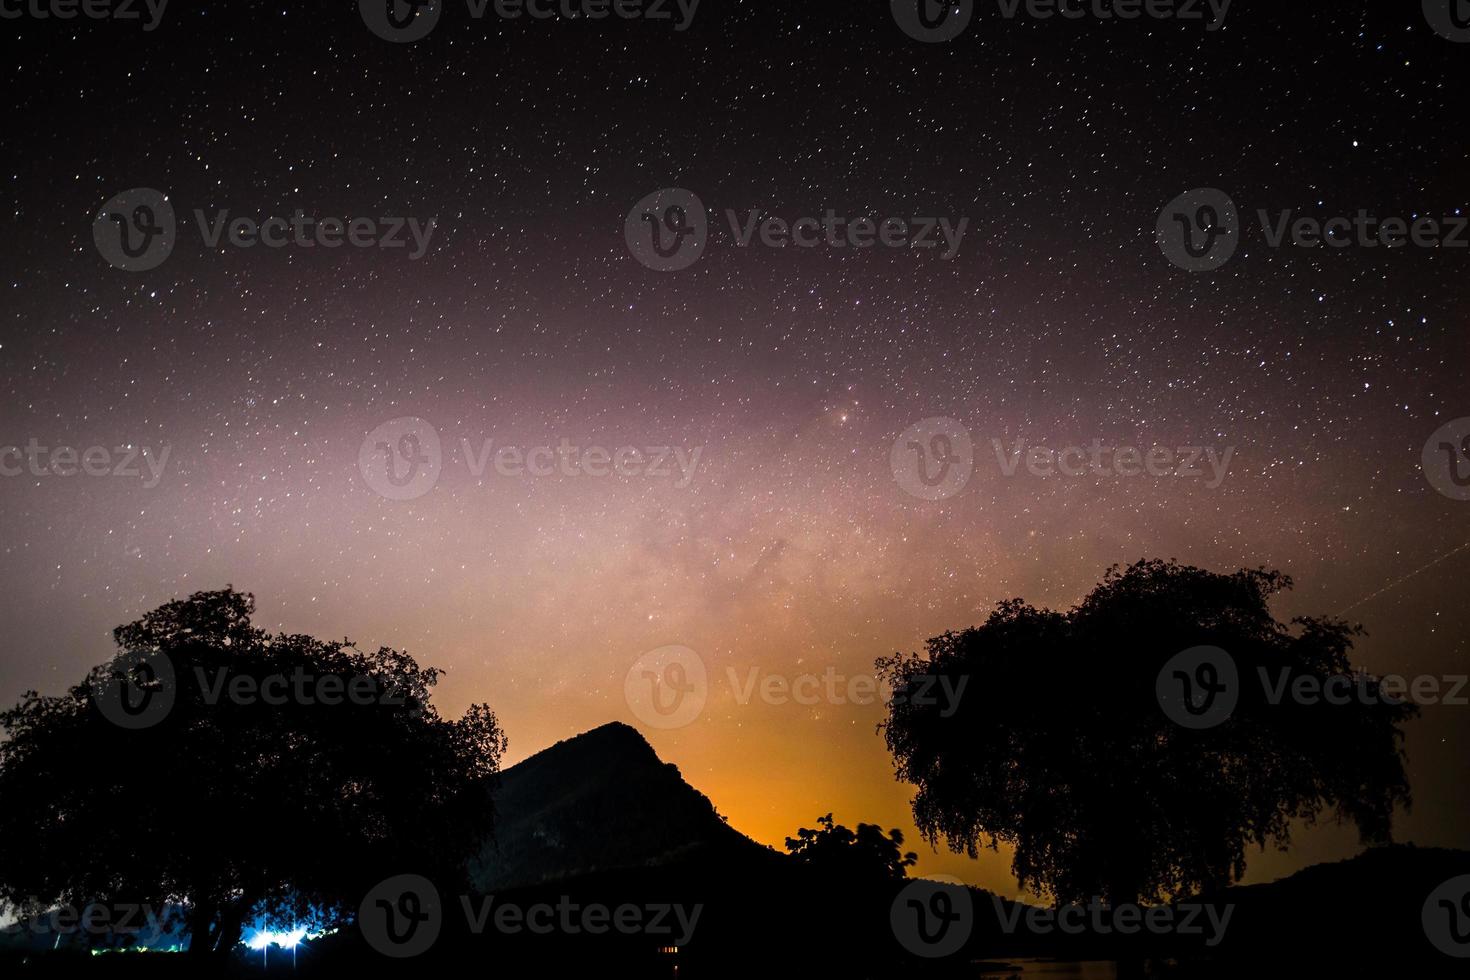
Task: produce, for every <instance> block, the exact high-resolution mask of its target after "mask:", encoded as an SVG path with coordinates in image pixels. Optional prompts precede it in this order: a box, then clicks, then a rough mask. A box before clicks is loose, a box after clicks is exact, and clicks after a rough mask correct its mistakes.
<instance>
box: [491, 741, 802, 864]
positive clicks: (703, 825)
mask: <svg viewBox="0 0 1470 980" xmlns="http://www.w3.org/2000/svg"><path fill="white" fill-rule="evenodd" d="M495 811H496V830H495V836H494V838H493V839H491V840H487V841H486V842H485V845H484V847H483V848H482V849H481V851H480V854H479V855H478V858H477V859H476V860H475V861H474V862H473V864H472V867H471V875H472V880H473V882H474V884H475V887H476V888H478V889H481V890H483V891H487V892H488V891H494V890H497V889H506V888H515V887H521V886H528V885H537V884H541V883H544V882H552V881H561V880H566V879H569V878H577V877H581V876H584V875H589V874H598V873H605V872H612V871H630V870H637V869H648V868H657V867H663V866H668V865H672V864H676V863H677V864H679V865H681V866H684V865H705V864H720V865H725V864H730V863H734V862H740V861H750V860H755V861H771V860H773V859H777V858H778V855H776V853H775V852H774V851H772V850H771V849H770V848H768V847H765V846H763V845H761V844H758V843H756V842H755V841H753V840H751V839H750V838H748V837H746V836H745V835H744V834H741V833H740V832H738V831H736V830H735V829H734V828H732V827H730V826H729V825H728V824H727V823H725V821H724V818H722V817H721V816H720V815H719V813H718V812H717V811H716V810H715V807H714V804H713V803H711V802H710V800H709V798H708V797H706V796H705V795H704V794H703V793H701V792H699V791H698V790H696V789H695V788H694V787H692V786H690V785H689V784H688V783H686V782H685V781H684V779H683V777H682V776H681V775H680V773H679V768H678V766H675V765H673V764H671V763H667V762H664V761H662V760H660V759H659V757H658V755H657V753H655V752H654V750H653V747H652V746H651V745H649V744H648V742H647V740H646V739H644V737H643V736H642V735H641V734H639V732H638V731H637V730H636V729H634V728H631V727H629V726H628V725H624V724H622V723H621V722H613V723H611V724H607V725H603V726H602V727H600V728H595V729H593V730H592V731H589V732H585V733H583V734H581V735H578V736H576V737H574V738H569V739H566V740H565V741H561V742H558V743H556V744H555V745H553V746H551V747H550V748H548V749H545V750H544V751H542V752H538V753H536V754H535V755H533V756H531V757H530V758H528V759H526V760H525V761H523V762H521V763H519V764H517V765H515V766H512V767H510V768H509V769H507V770H505V772H504V773H503V774H502V775H501V780H500V786H499V788H498V790H497V791H496V794H495Z"/></svg>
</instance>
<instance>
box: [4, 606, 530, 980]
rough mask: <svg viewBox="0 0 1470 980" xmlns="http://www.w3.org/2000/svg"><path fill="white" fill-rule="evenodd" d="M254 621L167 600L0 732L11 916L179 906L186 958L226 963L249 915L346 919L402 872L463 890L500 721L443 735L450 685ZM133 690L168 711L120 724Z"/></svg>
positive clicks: (470, 719) (11, 717) (473, 720)
mask: <svg viewBox="0 0 1470 980" xmlns="http://www.w3.org/2000/svg"><path fill="white" fill-rule="evenodd" d="M253 612H254V600H253V598H252V597H251V596H249V595H244V594H241V593H238V592H235V591H233V590H232V589H228V588H227V589H225V590H224V591H219V592H201V593H197V594H195V595H192V596H190V597H189V598H188V599H184V600H179V601H174V602H170V603H168V604H166V605H164V606H162V607H160V608H158V609H156V610H154V611H152V612H150V613H148V614H147V615H145V616H143V618H141V619H139V620H138V621H136V622H133V623H129V624H128V625H126V626H120V627H118V628H117V629H116V630H115V631H114V637H115V639H116V642H117V644H118V646H119V647H120V648H121V649H122V651H123V652H122V653H120V654H119V655H118V656H117V657H116V658H114V660H112V661H111V662H110V663H108V664H104V665H102V666H100V667H97V668H95V669H94V670H93V671H92V672H91V674H90V675H89V677H88V678H87V679H86V680H85V681H84V682H83V683H81V684H79V685H77V686H76V687H74V688H72V689H71V690H70V691H69V692H67V693H66V694H65V695H62V696H60V697H49V696H42V695H39V694H37V693H35V692H29V693H27V694H26V695H25V697H24V699H23V700H22V702H21V703H20V704H19V705H17V706H16V707H15V708H13V709H11V710H9V711H7V712H4V713H3V714H0V725H3V726H4V728H5V731H6V733H7V736H8V738H7V740H6V741H5V742H4V743H3V744H0V801H3V802H0V898H3V899H5V900H6V902H8V903H10V904H12V905H14V906H17V907H19V908H21V909H22V910H23V911H37V910H39V909H43V908H46V907H48V906H50V905H53V904H56V903H62V902H66V903H72V904H74V905H78V906H80V905H83V904H85V903H88V902H93V901H100V902H119V901H128V902H140V903H148V904H150V905H152V906H153V907H155V908H162V907H165V906H179V907H183V908H185V909H186V910H187V916H188V925H189V928H190V932H191V934H192V937H193V942H192V945H191V951H192V952H196V953H207V952H210V951H218V952H227V951H228V950H229V949H230V948H231V947H232V946H233V945H234V943H235V942H236V940H237V939H238V937H239V934H240V929H241V925H242V923H243V922H244V921H246V920H247V918H248V917H251V916H255V915H262V914H263V915H266V916H268V917H270V918H272V919H274V920H276V921H287V920H291V919H297V920H298V921H299V920H301V919H302V918H303V917H308V916H310V917H314V918H320V917H322V916H326V917H327V918H328V919H330V918H331V917H333V916H338V917H340V916H341V915H342V914H343V913H345V912H346V911H347V910H352V909H355V908H356V903H357V902H358V901H359V900H360V898H361V896H362V894H363V893H364V892H365V891H366V889H367V887H369V886H370V885H371V884H372V883H373V882H375V881H377V880H379V879H381V878H383V877H386V876H387V875H388V874H390V873H395V872H415V873H420V874H425V875H438V876H440V877H451V876H456V875H457V874H458V873H459V871H460V870H461V868H462V865H463V861H464V858H465V857H466V856H467V855H468V854H470V853H471V851H472V849H473V848H474V846H475V845H477V844H478V843H479V842H480V840H481V839H482V838H483V835H484V834H485V832H486V831H487V829H488V828H489V822H490V820H491V813H492V811H491V799H490V791H491V782H492V780H493V778H494V776H495V774H496V772H497V771H498V769H499V765H500V758H501V755H502V753H503V752H504V750H505V745H506V740H505V737H504V735H503V734H502V732H501V730H500V727H499V724H498V723H497V721H496V718H495V715H494V714H493V713H492V712H491V711H490V710H489V708H488V707H486V706H484V705H475V706H473V707H471V708H470V709H469V710H468V711H467V712H466V713H465V715H464V717H463V718H461V719H459V720H457V721H452V720H446V719H444V718H441V717H440V716H439V714H438V712H437V711H436V710H435V708H434V706H433V705H432V704H431V703H430V688H431V687H432V686H433V685H434V684H435V683H436V681H437V680H438V677H439V672H438V671H436V670H434V669H432V668H421V667H419V666H418V664H417V663H416V662H415V661H414V660H413V658H411V657H409V656H408V655H407V654H404V653H400V652H398V651H395V650H391V649H387V648H384V649H380V650H377V651H376V652H372V653H364V652H362V651H359V650H358V649H356V648H355V647H353V646H352V644H351V643H349V642H347V641H343V642H323V641H320V640H316V639H313V638H312V637H309V636H292V635H286V634H280V635H274V636H273V635H268V634H267V633H266V632H265V631H263V630H260V629H257V628H255V627H254V626H252V625H251V622H250V616H251V614H252V613H253ZM334 678H335V679H334ZM123 680H128V681H130V682H131V686H127V687H119V685H120V683H121V682H122V681H123ZM354 685H355V687H354ZM120 690H121V691H131V693H132V695H134V697H133V698H132V700H131V701H130V702H129V703H130V704H132V706H133V707H134V708H135V709H136V708H137V707H138V706H139V705H140V704H143V703H144V699H146V698H150V697H152V698H157V699H159V700H158V701H154V702H152V703H153V704H154V706H155V708H156V707H157V706H159V705H163V706H166V707H167V711H166V713H163V714H162V716H161V717H157V716H156V717H153V718H147V717H141V716H140V717H139V718H137V719H130V718H124V719H123V721H124V724H121V725H120V724H119V723H118V717H119V716H118V714H117V712H116V710H115V708H116V704H115V703H113V704H111V705H109V703H108V702H107V698H109V697H111V696H113V695H115V694H117V693H118V692H119V691H120ZM251 692H255V693H254V694H252V693H251ZM283 693H284V697H283V696H282V695H283ZM109 707H111V708H113V709H114V710H112V711H111V712H109V710H108V708H109ZM133 725H136V726H137V727H132V726H133Z"/></svg>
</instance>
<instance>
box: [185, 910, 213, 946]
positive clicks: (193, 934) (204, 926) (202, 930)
mask: <svg viewBox="0 0 1470 980" xmlns="http://www.w3.org/2000/svg"><path fill="white" fill-rule="evenodd" d="M214 919H215V907H214V906H213V905H212V904H209V903H207V902H200V903H198V904H196V905H195V906H194V907H193V908H192V909H190V910H189V956H191V957H193V958H195V959H201V958H203V957H206V956H208V955H209V954H210V953H211V952H212V951H213V950H214V941H215V938H216V937H215V928H214Z"/></svg>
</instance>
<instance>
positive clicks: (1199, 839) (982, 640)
mask: <svg viewBox="0 0 1470 980" xmlns="http://www.w3.org/2000/svg"><path fill="white" fill-rule="evenodd" d="M1290 586H1291V581H1290V579H1289V578H1287V577H1286V576H1283V575H1281V574H1279V573H1277V572H1272V571H1265V570H1244V571H1239V572H1236V573H1234V574H1229V575H1222V574H1216V573H1211V572H1208V571H1204V570H1201V569H1198V568H1191V567H1187V566H1181V565H1179V564H1177V563H1173V562H1162V561H1145V562H1140V563H1138V564H1136V565H1133V566H1131V567H1129V568H1127V569H1126V570H1119V569H1118V568H1116V567H1115V568H1113V569H1111V570H1109V572H1108V573H1107V575H1106V577H1105V579H1104V581H1103V582H1102V583H1101V584H1100V585H1098V586H1097V588H1096V589H1094V591H1093V592H1092V593H1091V594H1090V595H1088V596H1087V598H1086V599H1084V600H1083V601H1082V602H1081V604H1079V605H1078V606H1077V607H1076V608H1074V609H1072V610H1070V611H1068V612H1065V613H1060V612H1054V611H1051V610H1048V609H1037V608H1034V607H1032V606H1030V605H1028V604H1026V603H1025V602H1024V601H1022V600H1020V599H1014V600H1011V601H1008V602H1004V603H1001V604H1000V605H999V607H998V608H997V609H996V610H995V611H994V612H993V613H992V614H991V616H990V618H989V619H988V620H987V621H986V622H985V623H984V625H982V626H979V627H977V628H972V629H967V630H964V631H962V632H950V633H945V634H943V635H942V636H938V637H935V638H933V639H931V640H930V641H929V642H928V651H927V656H918V655H910V656H907V657H904V656H894V657H892V658H884V659H881V660H880V661H879V669H880V671H881V672H882V673H883V674H884V675H885V676H886V677H887V678H888V679H889V680H890V681H891V682H892V683H893V686H894V697H893V699H892V702H891V704H890V707H889V714H888V717H887V719H886V721H885V722H884V724H883V733H884V736H885V739H886V741H887V744H888V748H889V750H890V751H891V752H892V754H893V757H894V761H895V766H896V772H897V776H898V778H899V779H900V780H904V781H907V782H910V783H913V784H914V785H916V786H917V787H918V791H917V794H916V795H915V798H914V801H913V813H914V819H915V822H916V824H917V826H918V827H919V829H920V831H921V832H922V833H923V834H924V835H925V836H926V838H927V839H928V840H929V841H930V842H931V844H937V842H938V841H939V840H940V839H943V840H944V841H945V842H946V843H947V844H948V845H949V846H950V847H951V848H952V849H953V850H955V851H957V852H965V853H969V854H970V855H972V856H974V855H975V854H976V853H977V850H978V848H979V847H981V846H988V847H996V846H997V845H998V844H1006V845H1008V846H1011V847H1013V848H1014V849H1015V858H1014V864H1013V871H1014V873H1015V875H1016V877H1017V879H1018V880H1019V881H1020V882H1021V883H1022V884H1023V885H1025V886H1027V887H1031V888H1034V889H1035V890H1037V891H1039V892H1041V893H1043V894H1047V893H1049V894H1051V895H1053V896H1054V897H1055V898H1056V900H1058V901H1059V902H1081V901H1085V900H1088V899H1090V898H1091V897H1093V896H1103V897H1105V898H1107V899H1109V900H1110V901H1112V902H1113V903H1120V902H1132V901H1137V900H1140V899H1141V900H1144V901H1161V900H1165V899H1167V898H1169V897H1171V896H1177V895H1181V894H1185V893H1190V892H1194V891H1198V890H1199V889H1202V888H1205V887H1212V886H1218V885H1222V884H1225V883H1228V882H1229V881H1230V880H1232V879H1238V878H1239V877H1240V876H1241V875H1242V874H1243V873H1244V870H1245V849H1246V847H1247V845H1259V846H1262V847H1264V846H1266V845H1267V844H1268V843H1275V844H1277V845H1278V846H1280V847H1282V848H1285V847H1286V846H1287V844H1288V842H1289V840H1290V833H1291V825H1292V823H1293V822H1294V821H1304V822H1307V823H1311V822H1312V821H1314V820H1315V819H1316V818H1318V816H1319V815H1321V814H1322V813H1323V812H1324V811H1331V812H1333V813H1334V814H1335V815H1336V817H1337V818H1338V819H1340V820H1344V821H1348V822H1352V823H1355V824H1356V825H1357V827H1358V828H1359V832H1360V833H1361V835H1362V836H1363V838H1364V839H1365V840H1367V841H1382V840H1386V839H1387V838H1388V836H1389V832H1390V825H1391V820H1392V816H1393V812H1394V809H1395V808H1396V807H1397V806H1400V805H1407V804H1408V802H1409V789H1408V782H1407V779H1406V776H1405V773H1404V758H1403V752H1402V745H1401V742H1402V738H1403V733H1402V731H1401V729H1400V727H1399V726H1400V725H1401V724H1402V723H1403V722H1404V721H1405V720H1407V719H1408V718H1409V717H1411V716H1412V715H1413V714H1414V713H1415V711H1416V710H1417V709H1415V708H1414V707H1413V706H1412V705H1408V704H1403V703H1398V702H1395V701H1392V700H1390V699H1386V698H1381V697H1380V695H1381V693H1382V692H1381V691H1380V689H1379V684H1378V681H1377V680H1376V679H1375V678H1372V677H1357V676H1355V677H1354V690H1355V691H1357V692H1360V694H1359V695H1355V696H1354V697H1353V698H1350V699H1342V698H1338V699H1336V700H1337V701H1339V702H1342V701H1345V702H1346V703H1333V701H1332V700H1328V699H1316V700H1311V699H1293V698H1292V697H1290V696H1286V697H1279V698H1277V697H1275V694H1276V692H1278V691H1279V690H1280V688H1279V687H1278V686H1277V685H1279V683H1280V679H1281V678H1282V677H1283V676H1284V677H1289V678H1293V679H1295V678H1307V677H1310V678H1315V679H1316V680H1317V681H1319V682H1325V681H1326V679H1327V678H1330V677H1339V678H1343V677H1346V676H1347V675H1350V674H1352V671H1353V668H1352V666H1351V665H1350V663H1349V661H1348V654H1349V652H1350V651H1351V649H1352V645H1353V637H1354V636H1356V635H1357V634H1358V633H1359V632H1360V629H1359V628H1358V627H1353V626H1349V625H1348V624H1346V623H1343V622H1340V621H1337V620H1333V619H1306V618H1304V619H1297V620H1293V621H1292V623H1291V624H1283V623H1280V622H1278V621H1277V620H1276V619H1275V618H1274V617H1273V615H1272V613H1271V610H1270V607H1269V602H1270V599H1271V597H1272V596H1273V595H1275V594H1276V593H1278V592H1280V591H1282V590H1284V589H1288V588H1290ZM1201 645H1209V646H1213V647H1218V648H1220V649H1221V650H1223V651H1225V652H1227V653H1228V654H1229V657H1230V658H1231V660H1232V661H1233V664H1234V666H1235V668H1236V669H1237V671H1238V675H1239V683H1238V687H1239V702H1238V704H1237V705H1236V706H1235V708H1234V710H1233V712H1232V713H1231V714H1230V715H1229V717H1228V719H1226V720H1224V721H1223V722H1221V723H1219V724H1216V725H1214V726H1213V727H1208V728H1202V729H1198V730H1195V729H1192V728H1189V727H1186V726H1182V725H1180V724H1176V723H1175V721H1173V720H1171V718H1170V717H1169V716H1168V715H1166V714H1165V712H1164V711H1163V710H1161V705H1160V701H1159V699H1158V696H1157V695H1156V682H1157V681H1158V678H1159V677H1160V675H1161V672H1163V670H1164V668H1165V666H1166V665H1167V664H1168V663H1169V662H1170V660H1171V659H1172V658H1174V657H1175V655H1177V654H1180V653H1181V652H1182V651H1186V650H1189V649H1191V648H1194V647H1197V646H1201ZM1263 670H1264V671H1265V676H1266V679H1267V680H1266V683H1262V673H1261V672H1262V671H1263ZM1283 671H1284V674H1283V673H1282V672H1283ZM936 676H938V677H945V676H947V677H949V678H950V679H951V683H952V684H953V683H957V681H958V678H960V677H969V678H970V683H969V685H968V688H966V689H965V696H964V697H963V698H962V699H961V700H960V701H959V703H958V704H957V705H951V704H949V703H948V702H941V701H940V700H939V699H935V698H933V697H931V696H927V695H928V693H929V692H932V691H933V690H936V689H938V685H934V684H932V682H931V681H930V680H928V679H927V678H931V677H936ZM1273 698H1274V699H1275V701H1276V702H1278V703H1273Z"/></svg>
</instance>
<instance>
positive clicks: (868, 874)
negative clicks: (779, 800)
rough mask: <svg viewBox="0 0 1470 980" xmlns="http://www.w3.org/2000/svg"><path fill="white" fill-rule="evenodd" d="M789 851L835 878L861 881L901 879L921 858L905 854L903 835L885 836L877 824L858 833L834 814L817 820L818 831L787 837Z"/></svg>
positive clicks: (801, 830) (895, 832)
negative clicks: (839, 822) (833, 816)
mask: <svg viewBox="0 0 1470 980" xmlns="http://www.w3.org/2000/svg"><path fill="white" fill-rule="evenodd" d="M786 850H788V851H790V852H791V856H792V857H794V858H796V859H797V860H798V861H800V862H802V863H803V864H809V865H811V866H812V867H814V868H820V869H821V870H823V871H826V872H828V873H830V874H832V875H833V876H834V877H838V878H844V879H848V880H851V881H857V882H865V883H866V882H873V881H883V880H888V879H901V878H903V877H904V876H905V875H907V874H908V869H909V868H911V867H913V865H914V863H915V862H916V861H918V859H919V856H918V855H917V854H914V853H913V852H912V851H910V852H909V853H907V854H905V853H904V852H903V834H902V833H901V832H900V831H898V830H890V831H889V832H888V834H887V835H886V836H885V835H884V833H883V828H882V827H879V826H878V825H877V824H871V823H860V824H858V826H857V832H856V833H854V832H853V831H851V830H849V829H847V828H846V827H844V826H842V824H834V823H833V821H832V814H830V813H829V814H827V815H826V816H825V817H818V818H817V828H816V829H814V830H813V829H809V828H806V827H802V828H799V829H798V830H797V831H796V836H795V837H788V838H786Z"/></svg>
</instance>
